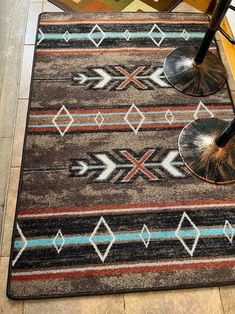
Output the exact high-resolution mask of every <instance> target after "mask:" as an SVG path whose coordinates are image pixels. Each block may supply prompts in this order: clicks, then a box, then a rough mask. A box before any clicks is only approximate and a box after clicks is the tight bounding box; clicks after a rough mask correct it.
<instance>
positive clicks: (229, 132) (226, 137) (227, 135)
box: [215, 118, 235, 148]
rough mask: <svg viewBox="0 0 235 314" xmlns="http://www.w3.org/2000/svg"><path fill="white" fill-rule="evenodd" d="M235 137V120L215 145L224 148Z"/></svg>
mask: <svg viewBox="0 0 235 314" xmlns="http://www.w3.org/2000/svg"><path fill="white" fill-rule="evenodd" d="M234 135H235V118H234V119H233V120H232V122H231V123H230V124H229V125H228V126H227V127H226V129H225V130H224V131H223V132H222V134H221V135H220V136H219V137H218V138H217V139H216V140H215V144H216V145H217V146H218V147H220V148H223V147H224V146H226V144H227V143H228V142H229V140H230V139H231V138H232V137H233V136H234Z"/></svg>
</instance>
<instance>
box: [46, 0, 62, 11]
mask: <svg viewBox="0 0 235 314" xmlns="http://www.w3.org/2000/svg"><path fill="white" fill-rule="evenodd" d="M43 12H63V10H61V9H60V8H58V7H57V6H56V5H54V4H52V3H50V2H48V1H44V4H43Z"/></svg>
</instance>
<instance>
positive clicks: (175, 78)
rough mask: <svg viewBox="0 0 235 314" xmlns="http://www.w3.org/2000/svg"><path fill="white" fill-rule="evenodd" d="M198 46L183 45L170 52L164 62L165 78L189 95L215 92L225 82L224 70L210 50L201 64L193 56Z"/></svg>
mask: <svg viewBox="0 0 235 314" xmlns="http://www.w3.org/2000/svg"><path fill="white" fill-rule="evenodd" d="M198 50H199V47H194V46H185V47H180V48H177V49H176V50H174V51H173V52H171V53H170V54H169V55H168V57H167V58H166V60H165V63H164V73H165V76H166V78H167V80H168V81H169V82H170V84H171V85H173V86H174V87H175V88H176V89H178V90H179V91H181V92H183V93H185V94H187V95H191V96H207V95H211V94H214V93H216V92H217V91H218V90H219V89H220V88H221V87H222V86H223V85H224V83H225V80H226V71H225V68H224V65H223V64H222V62H221V60H220V59H219V57H217V56H216V55H215V54H213V53H211V52H209V51H208V52H207V55H206V57H205V59H204V61H203V63H202V64H200V65H197V64H196V63H195V62H194V58H195V56H196V54H197V52H198Z"/></svg>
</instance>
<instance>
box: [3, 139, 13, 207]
mask: <svg viewBox="0 0 235 314" xmlns="http://www.w3.org/2000/svg"><path fill="white" fill-rule="evenodd" d="M12 142H13V140H12V138H0V206H3V207H4V203H5V197H6V188H7V181H8V175H9V169H10V158H9V156H11V150H12Z"/></svg>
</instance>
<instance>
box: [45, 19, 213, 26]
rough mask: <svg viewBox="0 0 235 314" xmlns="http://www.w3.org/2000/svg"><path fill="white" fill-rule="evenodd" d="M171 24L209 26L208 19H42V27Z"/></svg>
mask: <svg viewBox="0 0 235 314" xmlns="http://www.w3.org/2000/svg"><path fill="white" fill-rule="evenodd" d="M152 22H154V23H169V24H172V23H173V22H177V23H180V22H182V23H190V24H191V23H195V24H199V23H200V24H201V23H202V24H208V20H207V19H206V18H204V19H190V20H187V19H174V18H171V19H158V18H148V19H138V20H137V19H127V20H126V19H113V20H110V19H92V20H89V19H76V20H75V19H71V20H47V19H41V20H40V25H46V24H53V23H55V24H63V23H86V24H96V23H128V24H132V23H137V24H140V23H152Z"/></svg>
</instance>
